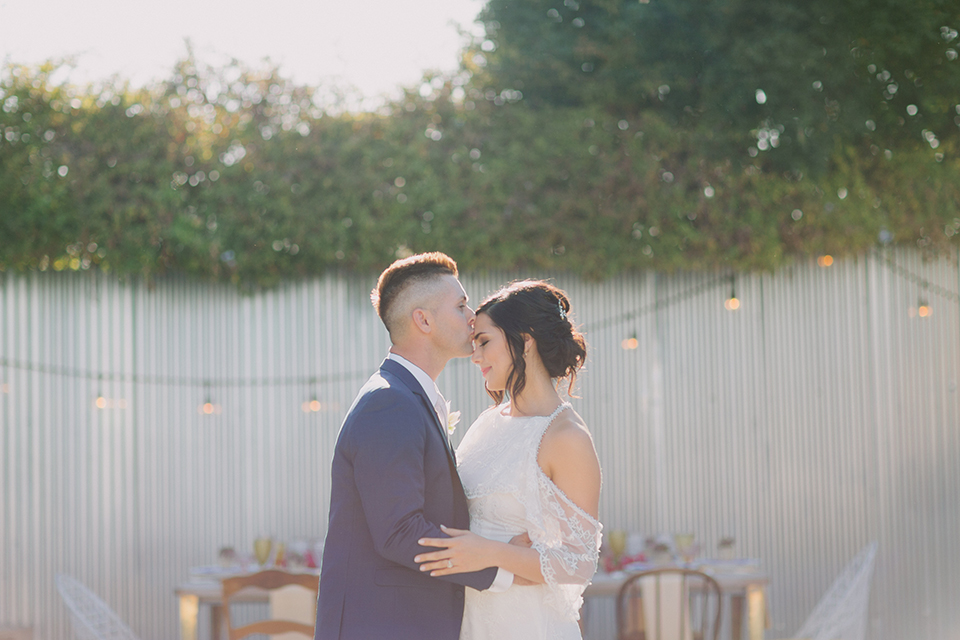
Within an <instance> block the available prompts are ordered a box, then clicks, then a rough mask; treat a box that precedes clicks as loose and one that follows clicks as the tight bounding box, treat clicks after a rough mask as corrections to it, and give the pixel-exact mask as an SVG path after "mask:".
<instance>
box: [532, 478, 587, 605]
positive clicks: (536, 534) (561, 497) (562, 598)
mask: <svg viewBox="0 0 960 640" xmlns="http://www.w3.org/2000/svg"><path fill="white" fill-rule="evenodd" d="M537 475H538V476H539V478H538V480H539V482H538V485H539V486H538V490H539V494H540V505H541V506H542V511H541V513H540V516H541V522H542V525H543V527H542V529H539V530H535V531H531V532H530V538H531V540H532V541H533V548H534V549H536V550H537V552H538V553H539V554H540V570H541V572H542V573H543V577H544V579H545V580H546V583H547V587H548V588H549V594H548V596H547V602H548V603H549V604H550V605H552V606H553V607H554V608H556V609H557V610H558V611H559V612H560V613H562V614H563V615H564V616H566V617H568V618H569V619H572V620H576V619H578V618H579V615H580V605H581V604H583V590H584V589H585V588H586V587H587V585H588V584H590V580H591V579H592V578H593V574H594V572H595V571H596V569H597V560H598V558H599V555H600V531H601V529H602V525H601V524H600V522H598V521H597V520H596V519H594V518H593V517H592V516H590V514H588V513H587V512H585V511H584V510H583V509H581V508H580V507H578V506H577V505H576V504H574V503H573V501H572V500H570V499H569V498H568V497H567V496H566V495H565V494H564V493H563V492H562V491H561V490H560V489H559V488H558V487H557V486H556V485H555V484H553V482H552V481H551V480H550V479H549V478H548V477H547V476H546V474H544V473H542V472H540V473H539V474H537Z"/></svg>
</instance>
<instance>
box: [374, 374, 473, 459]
mask: <svg viewBox="0 0 960 640" xmlns="http://www.w3.org/2000/svg"><path fill="white" fill-rule="evenodd" d="M380 370H381V371H385V372H387V373H389V374H391V375H392V376H394V377H395V378H397V379H398V380H400V382H402V383H403V384H404V385H405V386H406V387H407V388H408V389H410V391H412V392H413V393H414V394H415V395H416V396H418V397H419V398H420V402H422V403H423V406H424V407H426V409H427V413H429V414H430V416H431V417H432V418H433V424H434V426H435V427H436V428H437V431H438V432H439V433H440V438H441V439H442V440H443V444H444V445H445V446H446V448H447V455H449V456H450V460H451V461H452V462H453V464H454V467H456V463H457V458H456V455H455V454H454V453H453V448H452V447H451V446H450V438H448V437H447V430H446V428H445V426H444V425H442V424H440V416H438V415H437V410H436V408H435V407H434V406H433V405H432V404H430V397H429V396H428V395H427V392H426V391H424V390H423V387H421V386H420V383H419V382H417V379H416V378H414V377H413V374H412V373H410V372H409V371H407V368H406V367H404V366H403V365H402V364H400V363H399V362H394V361H393V360H390V359H389V358H388V359H386V360H384V361H383V364H381V365H380Z"/></svg>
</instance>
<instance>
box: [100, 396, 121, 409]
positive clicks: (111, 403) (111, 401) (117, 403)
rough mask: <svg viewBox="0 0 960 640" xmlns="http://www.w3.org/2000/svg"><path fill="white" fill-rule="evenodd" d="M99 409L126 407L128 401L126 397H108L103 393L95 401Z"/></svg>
mask: <svg viewBox="0 0 960 640" xmlns="http://www.w3.org/2000/svg"><path fill="white" fill-rule="evenodd" d="M93 406H95V407H96V408H97V409H126V408H127V401H126V400H125V399H124V398H108V397H106V396H104V395H103V394H102V393H101V394H100V395H98V396H97V397H96V399H95V400H94V401H93Z"/></svg>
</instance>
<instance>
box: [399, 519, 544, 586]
mask: <svg viewBox="0 0 960 640" xmlns="http://www.w3.org/2000/svg"><path fill="white" fill-rule="evenodd" d="M441 526H442V525H441ZM442 529H443V532H444V533H446V534H447V535H449V536H450V537H449V538H422V539H420V541H419V543H420V544H421V545H422V546H425V547H438V548H439V549H438V550H437V551H429V552H426V553H421V554H419V555H417V556H416V557H415V558H414V562H416V563H418V564H420V570H421V571H429V572H430V575H431V576H447V575H451V574H455V573H468V572H471V571H480V570H482V569H486V568H487V567H502V568H504V569H506V570H508V571H511V572H512V573H513V574H514V581H513V584H515V585H530V584H540V583H542V582H543V577H542V575H541V574H540V555H539V554H538V553H537V552H536V551H535V550H533V549H530V548H529V547H530V545H531V542H530V538H529V536H527V535H526V534H525V533H524V534H520V535H517V536H514V537H513V539H512V540H511V541H510V543H509V544H507V543H504V542H497V541H495V540H490V539H488V538H484V537H482V536H478V535H477V534H475V533H472V532H470V531H466V530H463V529H451V528H449V527H444V526H442Z"/></svg>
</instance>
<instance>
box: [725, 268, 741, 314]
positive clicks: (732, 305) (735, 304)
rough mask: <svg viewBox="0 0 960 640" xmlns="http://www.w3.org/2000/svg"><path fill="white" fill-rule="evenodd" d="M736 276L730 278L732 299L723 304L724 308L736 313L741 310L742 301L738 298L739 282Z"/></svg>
mask: <svg viewBox="0 0 960 640" xmlns="http://www.w3.org/2000/svg"><path fill="white" fill-rule="evenodd" d="M735 278H736V277H735V276H730V297H729V298H727V299H726V300H725V301H724V303H723V308H724V309H726V310H727V311H736V310H737V309H739V308H740V299H739V298H737V281H736V279H735Z"/></svg>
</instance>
